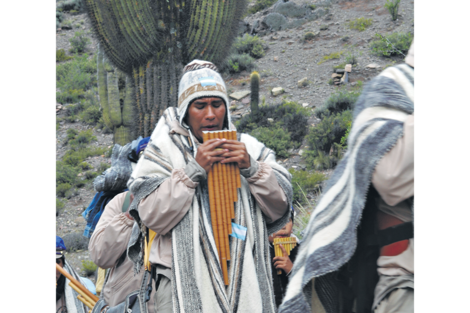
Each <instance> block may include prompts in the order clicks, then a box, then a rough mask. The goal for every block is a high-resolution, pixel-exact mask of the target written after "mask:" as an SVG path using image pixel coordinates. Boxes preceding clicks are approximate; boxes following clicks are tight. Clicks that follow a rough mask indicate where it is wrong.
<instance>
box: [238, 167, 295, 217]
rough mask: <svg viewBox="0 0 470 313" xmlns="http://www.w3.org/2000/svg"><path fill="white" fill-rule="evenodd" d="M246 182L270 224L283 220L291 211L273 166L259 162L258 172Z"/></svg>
mask: <svg viewBox="0 0 470 313" xmlns="http://www.w3.org/2000/svg"><path fill="white" fill-rule="evenodd" d="M246 180H247V181H248V184H249V186H250V191H251V194H252V195H253V196H254V197H255V199H256V201H257V202H258V204H259V205H260V207H261V210H262V211H263V213H264V214H265V216H266V222H267V223H268V224H269V223H272V222H274V221H276V220H278V219H279V218H281V217H282V216H283V215H284V214H285V213H286V210H288V209H289V207H288V203H287V197H286V194H285V193H284V190H282V188H281V186H280V185H279V183H278V182H277V179H276V175H275V174H274V171H273V169H272V168H271V166H269V165H268V164H266V163H264V162H258V170H257V171H256V173H255V174H254V175H253V176H251V177H250V178H247V179H246Z"/></svg>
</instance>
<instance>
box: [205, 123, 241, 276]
mask: <svg viewBox="0 0 470 313" xmlns="http://www.w3.org/2000/svg"><path fill="white" fill-rule="evenodd" d="M216 138H219V139H223V138H225V139H229V140H237V132H236V131H235V130H221V131H214V132H208V131H204V132H203V135H202V139H203V141H204V142H206V141H207V140H210V139H216ZM207 182H208V187H209V205H210V210H211V221H212V231H213V233H214V238H215V245H216V247H217V252H218V254H219V260H220V263H221V264H220V265H221V267H222V273H223V276H224V282H225V285H228V271H227V261H230V245H229V238H228V236H229V235H230V234H231V233H232V219H233V218H235V210H234V206H233V204H234V202H237V201H238V193H237V188H240V187H241V186H242V184H241V180H240V169H239V168H238V166H237V165H236V164H235V163H225V164H220V163H219V162H217V163H214V164H213V165H212V167H211V169H210V170H209V173H208V174H207Z"/></svg>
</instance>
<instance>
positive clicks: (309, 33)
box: [304, 32, 317, 41]
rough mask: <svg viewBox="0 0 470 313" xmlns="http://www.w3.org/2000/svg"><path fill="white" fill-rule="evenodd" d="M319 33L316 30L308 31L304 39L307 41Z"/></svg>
mask: <svg viewBox="0 0 470 313" xmlns="http://www.w3.org/2000/svg"><path fill="white" fill-rule="evenodd" d="M316 35H317V34H315V33H314V32H306V33H305V34H304V41H307V40H312V39H313V38H315V36H316Z"/></svg>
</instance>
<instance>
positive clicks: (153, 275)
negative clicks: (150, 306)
mask: <svg viewBox="0 0 470 313" xmlns="http://www.w3.org/2000/svg"><path fill="white" fill-rule="evenodd" d="M156 271H157V267H156V266H155V265H152V268H151V270H150V279H149V284H148V286H147V293H146V294H145V302H148V301H149V300H150V294H151V293H152V281H153V280H154V279H155V274H156ZM158 283H160V281H158ZM156 288H158V286H157V287H156ZM155 290H156V289H155Z"/></svg>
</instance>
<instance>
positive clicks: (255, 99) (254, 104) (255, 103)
mask: <svg viewBox="0 0 470 313" xmlns="http://www.w3.org/2000/svg"><path fill="white" fill-rule="evenodd" d="M259 82H260V76H259V74H258V72H256V71H253V73H251V76H250V89H251V94H250V107H251V114H252V115H255V114H258V111H259Z"/></svg>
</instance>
